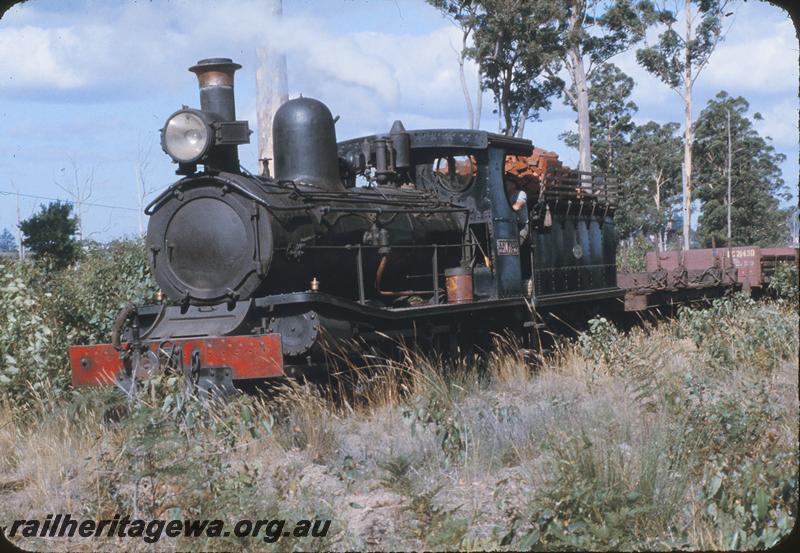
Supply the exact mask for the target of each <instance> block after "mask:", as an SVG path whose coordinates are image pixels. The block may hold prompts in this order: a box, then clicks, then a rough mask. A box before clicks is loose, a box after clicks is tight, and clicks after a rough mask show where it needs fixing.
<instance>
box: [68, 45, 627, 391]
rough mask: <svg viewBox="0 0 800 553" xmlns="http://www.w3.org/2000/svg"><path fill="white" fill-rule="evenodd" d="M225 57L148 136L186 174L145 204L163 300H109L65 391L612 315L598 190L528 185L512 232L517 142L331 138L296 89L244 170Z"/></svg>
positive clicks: (263, 369) (402, 135)
mask: <svg viewBox="0 0 800 553" xmlns="http://www.w3.org/2000/svg"><path fill="white" fill-rule="evenodd" d="M238 67H239V66H237V65H236V64H233V63H231V61H230V60H228V59H220V58H217V59H211V60H203V61H201V62H199V63H198V65H196V66H194V67H192V68H191V70H192V71H193V72H195V73H196V74H197V75H198V78H199V80H200V91H201V109H200V110H191V109H183V110H179V111H178V112H176V113H175V114H173V115H172V116H171V117H170V118H169V119H168V120H167V123H166V125H165V127H164V130H163V131H162V146H163V147H164V150H165V151H166V152H167V153H168V154H169V155H170V156H171V157H172V158H173V160H174V161H175V162H176V163H177V164H178V171H177V172H178V174H181V175H183V178H181V179H180V180H179V181H177V182H176V183H174V184H173V185H171V186H170V187H169V188H167V189H166V190H165V191H164V192H163V193H162V194H161V195H159V196H158V197H157V198H156V199H155V200H154V201H153V202H152V203H151V204H150V205H149V206H148V207H147V210H146V212H147V213H148V214H149V215H150V223H149V227H148V233H147V242H146V245H147V249H148V255H149V256H150V262H151V267H152V272H153V274H154V275H155V278H156V279H157V281H158V283H159V285H160V286H161V289H162V290H163V292H164V294H165V295H166V296H167V298H168V301H164V302H162V303H161V304H158V305H150V306H140V307H138V308H135V309H133V308H130V309H128V310H126V311H125V312H124V313H123V314H122V315H121V316H120V318H119V319H118V324H117V327H116V328H115V335H114V337H113V339H112V343H111V344H100V345H95V346H74V347H73V348H71V351H70V358H71V364H72V371H73V382H74V383H75V384H76V385H77V384H95V383H100V382H107V381H110V380H114V379H117V380H125V379H127V378H129V377H131V376H141V375H143V374H147V373H151V372H153V371H155V370H158V369H159V368H160V367H161V366H163V365H164V363H166V362H168V361H172V362H175V363H177V364H178V365H179V366H181V367H183V369H184V370H185V371H186V372H187V373H191V375H192V376H193V378H195V380H196V381H198V383H200V384H201V385H202V386H205V387H208V386H210V385H212V384H216V385H221V386H229V385H231V383H233V382H236V381H241V380H248V379H263V378H269V377H274V376H282V375H289V376H291V375H294V374H301V373H303V372H308V371H311V370H319V369H320V368H322V369H323V370H324V368H325V367H326V366H327V362H328V360H329V359H328V355H329V352H330V351H331V347H332V346H336V345H337V344H343V343H345V342H347V341H349V340H352V339H355V340H357V341H358V342H359V343H360V344H363V345H365V346H369V345H370V344H375V345H379V344H387V343H390V342H391V341H392V340H394V339H405V340H412V341H415V342H438V343H441V344H446V345H449V346H453V345H458V344H459V343H460V342H463V343H475V342H476V340H475V336H487V335H488V333H489V331H493V330H499V329H503V328H509V329H512V330H513V331H516V332H517V333H519V335H520V336H522V337H523V338H524V337H525V336H528V335H529V334H530V333H531V332H532V331H533V330H534V329H535V328H536V327H537V326H539V325H540V324H541V321H542V318H543V316H544V314H546V313H548V312H552V311H558V312H559V313H562V314H563V313H570V312H572V313H573V314H574V313H577V314H578V315H579V316H584V315H585V316H586V317H587V318H588V316H589V315H590V314H591V313H594V312H596V311H597V310H598V309H599V307H600V306H602V305H605V306H606V307H607V308H608V309H620V308H621V305H622V303H621V302H620V301H619V300H620V298H622V297H623V296H624V291H622V290H620V289H619V288H618V287H617V283H616V271H615V242H616V241H615V237H614V220H613V215H614V201H613V200H614V198H613V190H612V188H611V187H609V186H608V185H607V184H606V183H603V182H596V181H595V182H592V181H587V180H585V179H583V178H579V180H578V181H576V182H574V183H565V182H560V183H557V184H554V185H551V186H547V185H546V183H544V182H540V183H538V185H537V184H535V183H534V185H530V186H528V187H527V192H528V196H529V199H528V206H527V209H528V210H529V214H530V218H529V220H530V223H529V225H530V235H529V238H528V239H526V240H523V241H521V240H520V231H521V229H522V227H523V225H521V224H520V222H519V218H518V216H517V213H515V211H514V210H513V208H512V205H511V203H510V201H509V194H510V192H511V189H512V188H513V186H512V184H513V183H512V182H511V179H510V176H509V175H508V174H507V173H506V164H507V162H508V160H509V159H510V158H511V157H515V158H519V157H524V156H528V155H530V154H531V152H532V149H533V146H532V144H531V142H530V141H528V140H524V139H518V138H510V137H507V136H502V135H497V134H492V133H488V132H484V131H474V130H416V131H406V130H405V129H404V128H403V125H402V123H400V122H399V121H397V122H395V124H394V125H393V126H392V128H391V130H390V131H389V132H388V133H386V134H376V135H372V136H367V137H361V138H357V139H352V140H347V141H344V142H340V143H338V144H337V142H336V136H335V121H334V119H333V117H332V116H331V113H330V111H329V110H328V108H327V107H325V106H324V105H323V104H322V103H321V102H318V101H316V100H313V99H310V98H298V99H295V100H291V101H289V102H287V103H286V104H284V105H283V106H282V107H281V108H280V109H279V111H278V113H277V114H276V116H275V120H274V124H273V132H274V149H275V159H274V167H273V169H274V176H265V175H253V174H250V173H249V172H247V171H244V170H243V169H241V168H240V166H239V162H238V154H237V151H236V148H237V146H238V144H241V143H244V142H246V141H247V140H248V134H249V131H248V130H247V124H246V122H238V121H236V120H235V108H234V104H233V73H234V71H235V70H236V69H237V68H238ZM198 165H202V170H198ZM579 177H580V176H579ZM529 184H530V183H529ZM120 336H122V337H124V340H123V339H122V338H120ZM123 342H124V343H123ZM118 352H119V353H118Z"/></svg>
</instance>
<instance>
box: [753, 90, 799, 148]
mask: <svg viewBox="0 0 800 553" xmlns="http://www.w3.org/2000/svg"><path fill="white" fill-rule="evenodd" d="M797 103H798V102H797V100H796V99H795V100H784V101H783V102H779V103H777V104H773V105H770V106H769V107H768V108H767V109H765V110H764V111H761V112H760V113H761V115H762V117H763V120H761V121H756V122H755V126H756V130H758V132H759V133H760V134H761V135H762V136H769V137H771V138H772V140H773V143H774V144H775V146H783V147H788V148H797V145H798V126H797V114H798V106H797Z"/></svg>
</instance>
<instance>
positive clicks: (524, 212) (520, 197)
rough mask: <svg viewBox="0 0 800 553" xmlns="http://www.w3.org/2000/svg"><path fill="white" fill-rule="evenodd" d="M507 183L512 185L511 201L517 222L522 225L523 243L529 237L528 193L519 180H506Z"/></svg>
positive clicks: (509, 195)
mask: <svg viewBox="0 0 800 553" xmlns="http://www.w3.org/2000/svg"><path fill="white" fill-rule="evenodd" d="M506 183H507V186H508V185H510V186H508V191H509V194H508V197H509V203H510V204H511V209H513V210H514V212H515V213H516V215H517V223H518V225H519V227H520V231H519V243H520V245H522V244H524V243H525V241H526V240H527V239H528V226H529V225H528V194H527V193H526V192H525V190H523V188H522V184H521V183H520V182H519V181H517V180H514V181H513V182H508V181H506Z"/></svg>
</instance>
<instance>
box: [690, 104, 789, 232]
mask: <svg viewBox="0 0 800 553" xmlns="http://www.w3.org/2000/svg"><path fill="white" fill-rule="evenodd" d="M749 108H750V105H749V103H748V102H747V100H745V99H744V98H742V97H741V96H737V97H732V96H730V95H729V94H728V93H727V92H724V91H722V92H719V93H718V94H717V95H716V97H715V98H713V99H711V100H709V101H708V104H706V107H705V108H704V109H703V111H702V112H700V115H699V116H698V118H697V125H696V134H695V144H694V147H695V153H696V154H697V155H696V156H695V169H696V175H695V176H696V181H695V191H696V192H697V199H698V200H700V208H701V215H700V217H699V220H698V228H697V240H698V242H700V243H701V244H703V245H705V246H712V245H717V246H719V245H728V244H729V242H728V240H727V226H728V214H729V213H730V221H731V241H730V245H741V244H756V245H761V246H773V245H779V244H782V243H784V242H785V241H786V240H787V238H788V235H789V229H788V226H787V224H786V222H787V210H785V209H781V207H780V202H781V200H784V201H788V200H789V199H790V198H791V196H790V194H789V193H788V191H787V189H786V186H785V183H784V180H783V174H782V172H781V167H780V165H781V163H783V162H784V161H785V160H786V156H785V155H783V154H781V153H778V152H776V151H775V148H774V147H773V146H772V145H771V144H770V138H769V137H762V136H761V135H760V134H759V133H758V131H757V130H756V128H755V124H754V122H755V121H758V120H760V119H761V115H760V114H759V113H757V112H756V113H753V115H752V116H748V111H749ZM729 137H730V139H729ZM729 184H730V192H729V191H728V190H729V188H728V185H729Z"/></svg>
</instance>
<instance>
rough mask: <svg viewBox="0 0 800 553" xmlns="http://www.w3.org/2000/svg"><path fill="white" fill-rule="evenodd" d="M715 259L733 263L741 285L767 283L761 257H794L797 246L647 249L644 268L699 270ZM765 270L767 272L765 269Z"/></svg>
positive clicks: (728, 265) (726, 263) (721, 263)
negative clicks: (683, 249) (674, 249)
mask: <svg viewBox="0 0 800 553" xmlns="http://www.w3.org/2000/svg"><path fill="white" fill-rule="evenodd" d="M656 256H657V257H656ZM715 259H717V260H719V264H720V267H722V268H725V267H730V266H731V264H733V266H734V267H735V268H736V271H737V279H738V281H739V282H741V283H742V285H744V286H745V287H748V286H749V287H762V286H765V285H766V284H767V283H768V282H769V274H765V269H766V267H765V266H764V260H765V259H770V260H773V259H778V260H790V259H795V260H796V259H797V249H796V248H758V247H756V246H738V247H735V248H730V249H728V248H716V249H698V250H688V251H680V250H679V251H665V252H658V253H656V252H648V253H647V271H648V272H653V271H656V270H657V269H658V268H659V267H660V268H662V269H666V270H667V271H672V270H674V269H676V268H677V267H678V266H679V265H683V266H684V267H686V269H687V270H702V269H707V268H709V267H711V266H712V265H713V264H714V260H715ZM766 272H767V273H769V271H766Z"/></svg>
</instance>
